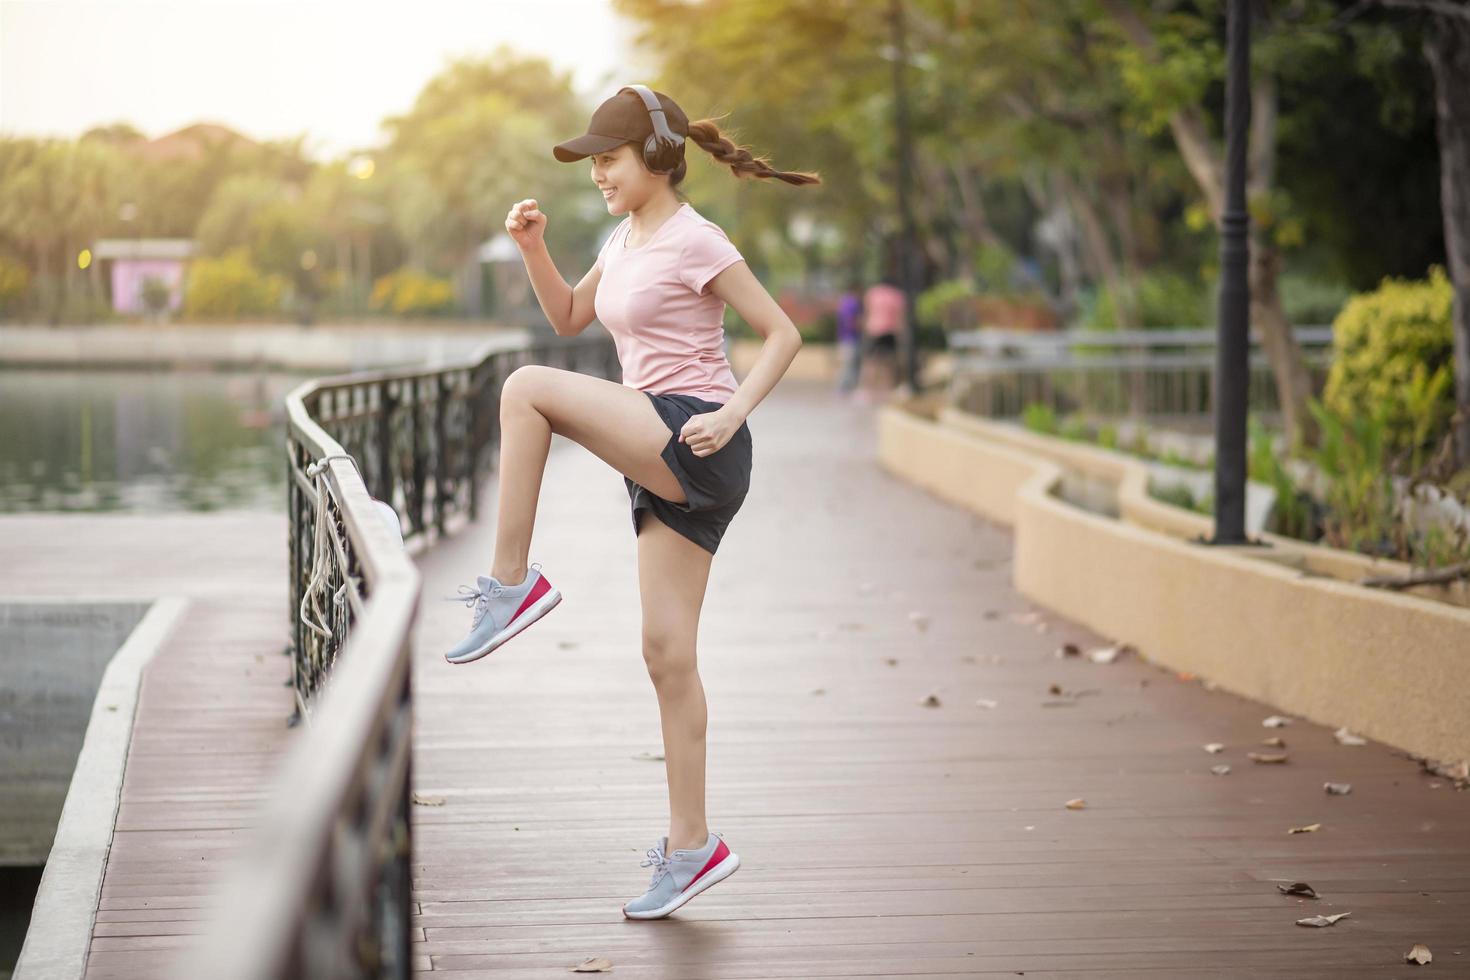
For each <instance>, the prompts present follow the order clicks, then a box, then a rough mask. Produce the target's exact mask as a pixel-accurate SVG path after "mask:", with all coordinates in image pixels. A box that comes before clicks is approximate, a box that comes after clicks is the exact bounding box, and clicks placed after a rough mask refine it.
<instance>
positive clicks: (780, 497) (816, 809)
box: [413, 382, 1470, 980]
mask: <svg viewBox="0 0 1470 980" xmlns="http://www.w3.org/2000/svg"><path fill="white" fill-rule="evenodd" d="M872 412H873V410H872V409H871V408H864V407H856V406H846V405H842V404H839V403H836V402H834V401H833V400H832V399H831V397H830V396H829V395H828V394H827V392H826V391H825V390H823V389H820V388H817V387H813V386H805V385H801V384H798V383H789V382H788V383H783V384H782V385H781V386H780V388H779V389H778V390H777V392H776V393H775V394H774V395H773V396H772V397H771V398H770V399H769V400H768V401H767V402H766V403H764V404H763V405H762V406H761V407H760V408H759V409H758V410H757V412H756V413H755V415H754V416H752V418H751V419H750V425H751V430H752V433H753V435H754V439H755V443H754V445H755V468H754V473H753V482H752V488H751V491H750V495H749V497H748V498H747V499H746V504H745V508H744V509H743V510H742V512H741V513H740V515H738V516H737V518H736V520H735V523H733V524H732V525H731V527H730V530H729V532H728V533H727V535H726V537H725V539H724V542H723V543H722V544H721V546H720V552H719V554H718V555H717V556H716V557H715V561H714V566H713V570H712V573H711V578H710V584H709V592H708V595H707V597H706V602H705V607H704V610H703V613H702V617H701V631H700V648H699V653H700V657H699V662H700V673H701V677H702V680H703V684H704V688H705V692H706V697H707V699H708V703H709V729H708V748H707V754H708V766H709V770H708V780H707V782H708V801H709V802H708V816H709V825H710V829H711V830H713V831H716V832H719V833H722V834H724V835H725V839H726V841H727V843H728V844H729V845H730V847H731V848H732V849H733V850H735V851H736V852H738V853H739V854H740V856H741V861H742V865H741V869H740V871H739V872H737V873H736V874H735V875H734V876H733V877H731V878H730V879H728V880H727V881H725V882H722V883H721V884H719V885H717V886H715V887H714V888H712V889H710V890H709V891H708V892H705V893H704V894H702V895H701V896H700V897H699V898H697V899H695V900H693V901H692V902H690V903H689V904H688V905H686V906H684V907H683V908H682V909H680V910H679V911H678V912H676V913H675V914H674V915H673V916H672V917H670V918H668V919H664V920H657V921H652V922H646V921H645V922H637V921H631V920H626V919H624V917H623V916H622V913H621V911H620V909H621V905H622V903H623V902H624V901H626V900H627V899H629V898H631V897H633V896H635V895H637V894H639V893H641V892H642V890H643V889H644V888H645V887H646V885H647V882H648V877H649V873H650V872H649V869H647V868H642V867H640V866H639V863H638V862H639V861H640V859H642V857H643V852H644V849H645V848H647V847H649V846H650V845H652V844H653V842H654V841H656V840H657V838H658V837H659V836H660V835H661V834H663V833H665V832H667V821H668V816H667V799H666V790H665V782H664V772H663V763H662V762H660V761H650V760H647V759H643V758H640V756H641V755H642V754H643V753H650V752H651V753H660V752H661V751H662V740H661V735H660V730H659V724H658V711H657V702H656V700H655V698H654V694H653V689H652V686H651V684H650V683H649V680H648V677H647V674H646V671H645V669H644V666H643V662H642V657H641V654H640V650H639V617H638V608H639V607H638V592H637V567H636V563H635V551H634V541H633V537H632V527H631V524H630V521H629V518H628V512H627V507H628V502H627V495H626V491H625V490H624V488H623V485H622V482H621V478H620V477H619V476H617V474H615V473H614V472H612V471H611V470H610V469H608V468H606V466H605V465H604V464H603V463H601V462H600V461H599V460H597V459H596V458H594V457H592V456H591V455H590V454H588V453H586V452H585V451H583V450H581V449H580V447H576V446H574V445H571V444H570V443H565V442H564V441H563V440H560V439H557V440H555V446H554V449H553V453H552V458H551V461H550V463H549V466H548V471H547V479H546V483H545V486H544V488H543V495H542V501H541V504H540V509H539V513H538V520H537V530H536V535H535V537H534V539H533V544H532V554H531V559H532V560H533V561H540V562H542V564H543V567H544V570H545V572H546V574H547V576H548V577H549V578H551V580H552V581H553V582H555V583H556V585H557V586H558V587H559V588H560V589H561V590H562V593H563V595H564V601H563V602H562V604H561V605H560V606H559V607H558V608H557V609H556V610H555V611H554V612H553V613H551V614H550V615H549V616H548V617H547V618H546V619H545V620H544V621H542V622H540V623H538V624H536V626H535V627H533V628H532V629H531V630H530V631H528V632H527V633H526V634H525V636H524V637H521V638H518V639H517V640H515V641H513V642H512V643H510V644H508V645H507V646H506V647H504V648H503V649H502V650H500V651H497V652H496V653H495V654H492V655H491V656H490V657H487V658H485V659H484V660H481V661H479V662H477V663H475V664H473V665H467V666H450V665H447V664H445V663H444V661H443V660H442V659H441V657H440V655H439V654H440V650H442V649H443V648H444V647H446V646H447V645H449V644H450V643H452V642H453V641H454V640H456V639H458V637H459V635H460V634H461V633H462V631H463V630H464V629H465V628H466V627H467V625H468V619H469V612H468V610H466V609H465V608H464V607H463V606H461V605H456V604H454V603H450V602H443V601H439V600H438V598H437V597H439V596H446V595H452V594H454V592H455V586H456V585H457V584H459V583H461V582H469V581H472V580H473V576H474V575H475V574H476V573H481V572H485V571H486V570H487V569H488V566H489V562H490V555H491V545H492V542H493V533H494V532H493V515H494V513H495V508H494V495H493V489H492V490H491V491H490V493H489V494H488V503H487V506H486V509H485V511H484V513H485V514H487V515H492V516H490V517H487V518H486V519H485V520H483V521H482V526H480V527H476V528H473V529H471V530H469V531H467V532H466V533H464V534H463V535H461V536H460V537H459V538H457V539H456V540H454V541H452V542H449V543H446V544H444V545H441V546H440V547H439V548H437V549H436V550H435V551H434V552H433V553H432V554H430V555H428V556H425V558H424V559H423V560H422V561H421V565H422V567H423V569H424V574H425V595H426V599H425V602H424V604H423V606H422V609H421V614H420V619H419V624H418V634H417V646H418V659H417V662H416V665H415V674H414V682H415V684H416V685H417V687H416V708H415V710H416V718H415V725H416V743H415V754H414V766H415V770H414V772H415V776H414V779H415V785H416V789H417V791H418V792H419V793H420V794H421V795H423V796H425V797H429V798H442V800H443V802H442V804H441V805H437V806H418V807H415V817H416V821H415V825H414V842H415V853H414V872H413V874H414V880H413V885H414V893H415V894H414V898H415V900H416V902H417V904H418V914H417V915H416V916H415V920H414V924H415V925H416V927H417V929H416V930H415V936H416V937H417V939H418V940H419V943H418V956H417V958H416V964H417V967H418V969H419V970H421V971H432V972H434V973H439V972H445V973H452V974H454V975H455V976H457V977H461V978H464V980H469V978H476V977H485V978H490V977H495V978H500V980H519V978H523V977H524V978H529V977H549V976H562V975H565V973H566V970H567V968H569V967H572V966H574V965H576V964H578V963H580V962H581V961H583V960H584V959H586V958H588V957H602V958H605V959H607V960H609V961H610V962H611V963H612V964H613V975H616V976H620V977H625V978H627V977H635V978H670V980H672V978H689V977H702V978H703V977H707V978H734V977H819V976H820V977H876V976H883V977H903V976H928V975H939V974H948V975H954V976H992V975H993V976H1014V975H1016V974H1018V973H1021V972H1022V971H1024V974H1025V975H1026V976H1027V977H1031V978H1035V977H1067V978H1077V977H1089V978H1124V977H1129V978H1133V977H1158V978H1166V977H1167V978H1185V977H1190V978H1193V977H1218V978H1226V977H1228V978H1232V980H1234V978H1242V977H1251V978H1267V977H1273V978H1274V977H1292V978H1302V977H1358V976H1361V977H1392V976H1407V975H1409V971H1412V970H1415V969H1417V967H1414V966H1411V965H1408V964H1405V963H1404V962H1403V956H1404V954H1405V953H1406V952H1407V951H1408V950H1409V949H1410V947H1411V946H1412V945H1413V944H1414V943H1416V942H1420V943H1424V944H1425V945H1427V946H1428V947H1429V948H1430V949H1431V950H1432V952H1433V954H1434V963H1433V964H1432V965H1431V967H1430V968H1429V970H1430V971H1432V973H1433V975H1441V976H1470V793H1457V792H1455V791H1454V790H1453V789H1452V788H1451V787H1449V786H1447V785H1445V784H1444V783H1443V781H1440V780H1435V779H1433V778H1431V777H1428V776H1426V775H1423V774H1421V773H1420V771H1419V768H1418V766H1417V765H1416V764H1414V763H1413V762H1411V761H1409V760H1407V759H1405V758H1404V757H1402V756H1401V755H1399V754H1397V753H1396V752H1394V751H1392V750H1390V749H1388V748H1386V747H1384V746H1381V745H1377V744H1369V745H1365V746H1362V747H1347V746H1343V745H1339V744H1338V743H1337V742H1336V740H1335V739H1334V738H1333V735H1332V732H1331V731H1329V730H1327V729H1324V728H1322V727H1320V726H1317V725H1312V724H1307V723H1305V722H1301V721H1297V722H1294V723H1293V724H1291V725H1289V726H1287V727H1285V728H1280V729H1268V728H1265V727H1263V726H1262V724H1261V722H1262V720H1263V719H1264V718H1266V717H1267V716H1268V715H1270V714H1272V713H1273V712H1272V710H1271V709H1270V708H1269V707H1267V706H1264V705H1261V704H1257V703H1254V702H1250V701H1247V700H1245V699H1242V698H1238V697H1235V696H1233V695H1229V694H1226V693H1224V692H1220V691H1211V690H1208V689H1206V687H1205V686H1204V685H1202V684H1201V683H1199V682H1191V681H1185V680H1181V679H1179V678H1177V677H1176V676H1175V675H1173V674H1172V673H1170V672H1167V671H1164V670H1161V669H1160V668H1158V667H1155V666H1153V665H1151V664H1149V663H1147V662H1144V661H1141V660H1138V659H1136V658H1127V657H1125V658H1122V659H1120V660H1118V661H1116V662H1114V663H1112V664H1108V665H1102V664H1097V663H1093V662H1091V661H1090V660H1088V659H1086V658H1067V659H1059V658H1058V657H1057V656H1056V655H1055V651H1056V649H1057V648H1058V647H1059V646H1061V645H1062V644H1064V643H1068V642H1071V643H1075V644H1077V645H1079V646H1080V647H1081V648H1083V649H1084V650H1087V649H1092V648H1095V647H1098V646H1102V645H1104V644H1105V643H1106V642H1107V638H1103V637H1098V636H1095V635H1092V634H1090V633H1089V632H1088V631H1086V630H1084V629H1081V628H1079V627H1077V626H1075V625H1073V624H1069V623H1067V622H1064V621H1061V620H1059V619H1057V618H1055V617H1052V616H1050V615H1047V614H1046V613H1045V611H1044V610H1041V611H1038V612H1039V615H1040V619H1039V621H1038V622H1029V621H1027V620H1028V619H1029V618H1030V617H1029V616H1028V615H1027V614H1028V613H1030V612H1031V611H1032V610H1031V607H1030V606H1029V604H1028V603H1027V602H1026V601H1025V599H1024V598H1023V597H1021V596H1019V595H1018V594H1017V593H1016V592H1015V591H1014V590H1013V589H1012V588H1011V586H1010V558H1009V555H1010V546H1011V539H1010V535H1009V533H1008V531H1007V530H1006V529H1004V528H1002V527H998V526H995V525H992V524H989V523H987V522H986V521H984V520H982V519H980V518H978V517H976V516H974V515H971V514H970V513H968V512H966V511H962V510H960V509H958V508H956V507H954V506H951V505H949V504H946V503H943V502H941V501H939V500H937V499H935V498H932V497H930V496H929V495H928V494H926V493H925V492H923V491H921V490H918V489H916V488H914V487H912V486H909V485H908V484H905V483H903V482H902V481H900V480H897V479H895V478H893V477H891V476H889V475H888V474H886V473H885V472H883V471H881V470H880V469H879V468H878V467H877V466H876V464H875V462H874V432H873V425H872ZM914 614H919V615H920V616H923V617H927V621H926V628H924V629H921V628H920V623H919V622H918V621H916V620H915V619H914V618H913V617H914ZM1053 685H1056V690H1055V691H1054V690H1053ZM931 694H932V695H935V696H936V697H937V700H938V705H937V706H926V705H925V704H924V703H923V702H924V701H926V699H928V697H929V696H930V695H931ZM979 699H990V700H993V701H994V702H995V704H994V706H993V707H986V706H983V705H981V704H979V703H977V702H978V701H979ZM1405 710H1412V706H1409V705H1406V706H1405ZM1273 735H1279V736H1281V737H1282V738H1283V739H1284V740H1285V742H1286V745H1287V751H1288V753H1289V755H1290V762H1288V763H1287V764H1285V765H1260V764H1253V763H1252V762H1250V761H1249V760H1248V758H1247V757H1246V753H1247V752H1248V751H1251V750H1255V749H1260V748H1263V746H1261V744H1260V743H1261V741H1262V739H1264V738H1267V737H1270V736H1273ZM1209 742H1222V743H1224V744H1225V745H1226V746H1227V748H1226V749H1225V751H1224V752H1222V753H1220V754H1210V753H1207V752H1206V751H1204V749H1203V748H1202V746H1203V745H1204V744H1205V743H1209ZM1221 763H1228V764H1229V765H1230V766H1231V767H1232V771H1231V772H1230V773H1229V774H1228V775H1225V776H1217V775H1213V774H1211V772H1210V767H1211V766H1212V765H1218V764H1221ZM1327 781H1332V782H1347V783H1351V784H1352V787H1353V789H1352V793H1351V794H1350V795H1347V796H1328V795H1327V794H1326V793H1325V792H1324V790H1323V783H1324V782H1327ZM1436 784H1437V785H1438V788H1432V787H1434V786H1435V785H1436ZM1075 798H1081V799H1083V800H1085V801H1086V806H1085V808H1083V809H1069V808H1067V806H1066V803H1067V801H1069V800H1072V799H1075ZM1314 823H1320V824H1321V828H1320V829H1319V830H1317V831H1315V832H1311V833H1296V834H1290V833H1288V830H1289V829H1290V828H1293V827H1300V826H1304V825H1309V824H1314ZM1295 881H1306V882H1308V883H1310V884H1311V885H1313V886H1314V887H1315V888H1316V890H1317V892H1318V893H1319V895H1320V896H1321V897H1320V898H1319V899H1317V900H1315V901H1313V900H1309V899H1302V898H1296V897H1288V896H1284V895H1282V894H1281V893H1280V892H1279V891H1278V889H1277V887H1276V886H1277V883H1278V882H1279V883H1282V884H1289V883H1291V882H1295ZM1338 912H1351V913H1352V914H1351V915H1350V916H1349V917H1348V918H1345V919H1341V920H1339V921H1338V922H1337V923H1336V924H1335V925H1333V926H1331V927H1328V928H1320V929H1317V928H1307V927H1303V926H1298V925H1296V924H1295V920H1297V919H1298V918H1302V917H1305V916H1309V915H1313V914H1319V913H1320V914H1324V915H1330V914H1335V913H1338ZM1426 975H1428V974H1426Z"/></svg>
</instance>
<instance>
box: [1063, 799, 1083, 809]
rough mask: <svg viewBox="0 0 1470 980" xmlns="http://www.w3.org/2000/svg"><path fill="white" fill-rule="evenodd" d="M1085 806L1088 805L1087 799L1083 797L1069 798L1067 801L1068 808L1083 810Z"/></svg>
mask: <svg viewBox="0 0 1470 980" xmlns="http://www.w3.org/2000/svg"><path fill="white" fill-rule="evenodd" d="M1085 806H1087V801H1086V800H1083V799H1076V800H1068V801H1067V809H1068V810H1081V809H1082V808H1083V807H1085Z"/></svg>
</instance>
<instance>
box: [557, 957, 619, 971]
mask: <svg viewBox="0 0 1470 980" xmlns="http://www.w3.org/2000/svg"><path fill="white" fill-rule="evenodd" d="M611 969H612V960H610V959H607V958H606V957H603V956H589V957H587V958H586V959H585V960H583V961H582V962H580V963H578V964H577V965H576V966H569V967H567V972H569V973H606V972H607V971H608V970H611Z"/></svg>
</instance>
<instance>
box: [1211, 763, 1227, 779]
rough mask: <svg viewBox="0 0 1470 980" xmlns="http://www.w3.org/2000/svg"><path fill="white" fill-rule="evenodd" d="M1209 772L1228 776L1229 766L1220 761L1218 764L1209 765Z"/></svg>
mask: <svg viewBox="0 0 1470 980" xmlns="http://www.w3.org/2000/svg"><path fill="white" fill-rule="evenodd" d="M1210 772H1212V773H1214V774H1215V775H1217V776H1228V775H1229V774H1230V767H1229V766H1228V765H1225V764H1224V763H1221V764H1220V765H1218V766H1211V767H1210Z"/></svg>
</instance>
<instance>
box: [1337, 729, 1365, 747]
mask: <svg viewBox="0 0 1470 980" xmlns="http://www.w3.org/2000/svg"><path fill="white" fill-rule="evenodd" d="M1332 736H1333V737H1334V738H1336V739H1337V740H1338V742H1340V743H1341V744H1343V745H1367V744H1368V740H1367V739H1366V738H1364V737H1363V736H1361V735H1354V734H1353V733H1352V732H1350V731H1348V730H1347V728H1345V727H1344V728H1339V729H1338V730H1337V731H1335V732H1333V733H1332Z"/></svg>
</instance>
